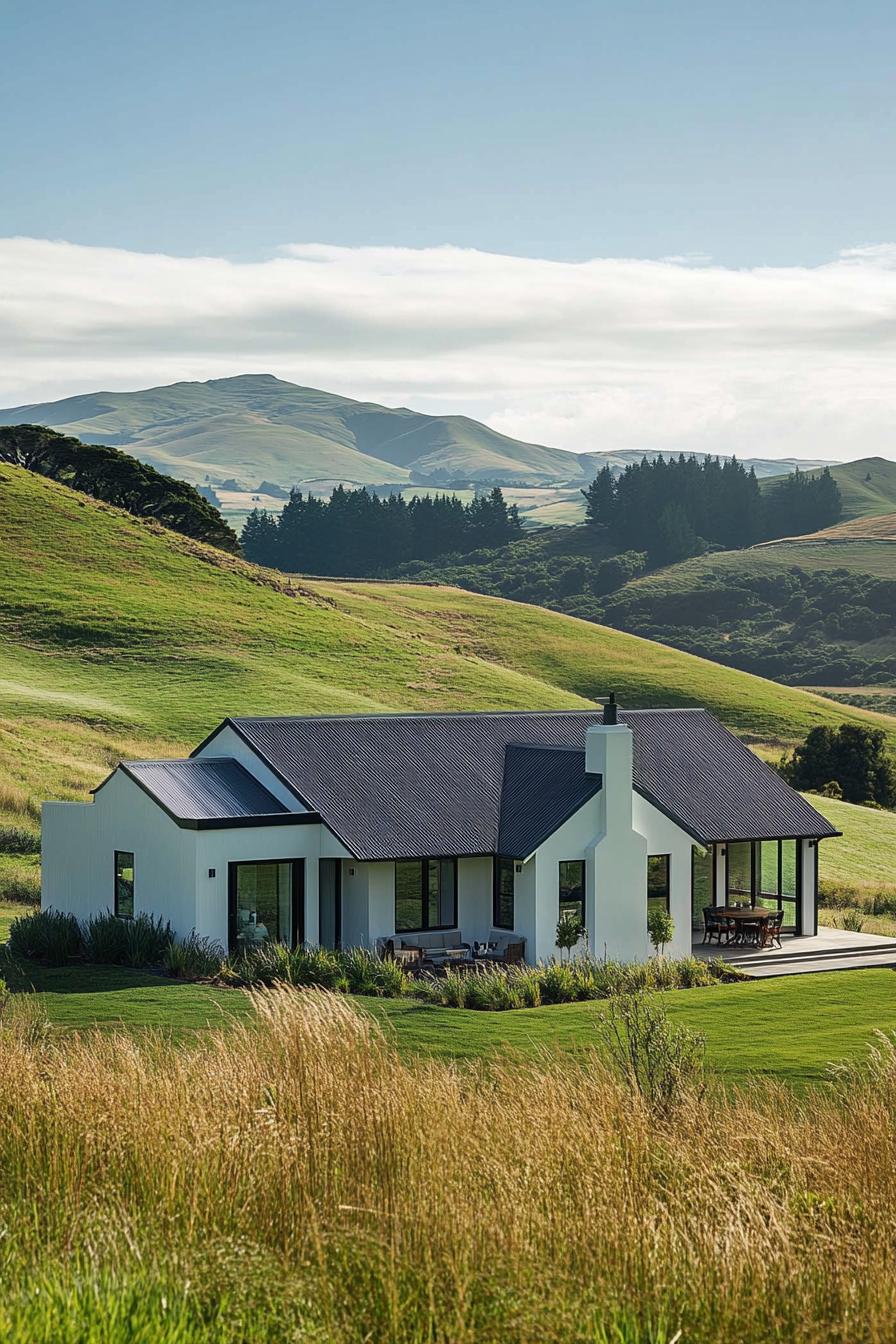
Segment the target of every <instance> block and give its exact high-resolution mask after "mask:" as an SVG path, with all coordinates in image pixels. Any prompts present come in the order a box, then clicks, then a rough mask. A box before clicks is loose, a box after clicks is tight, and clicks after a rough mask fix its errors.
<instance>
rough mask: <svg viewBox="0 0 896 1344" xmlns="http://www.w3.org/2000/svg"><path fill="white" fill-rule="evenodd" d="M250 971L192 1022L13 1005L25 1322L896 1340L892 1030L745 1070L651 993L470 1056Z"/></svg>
mask: <svg viewBox="0 0 896 1344" xmlns="http://www.w3.org/2000/svg"><path fill="white" fill-rule="evenodd" d="M12 997H13V999H14V1000H16V1001H17V1002H18V1001H20V1000H23V999H26V998H28V997H29V996H26V995H13V996H12ZM250 998H251V1001H252V1004H253V1007H254V1012H253V1014H252V1016H251V1017H250V1018H249V1019H247V1020H246V1021H245V1022H242V1023H239V1022H234V1021H232V1020H230V1021H228V1022H227V1024H226V1025H223V1024H222V1026H221V1027H220V1028H215V1029H211V1030H209V1031H206V1032H202V1033H197V1034H195V1035H194V1036H192V1037H191V1038H190V1040H189V1043H187V1044H185V1045H180V1046H177V1045H174V1044H173V1043H171V1042H170V1041H168V1040H166V1039H165V1038H163V1037H159V1036H155V1035H152V1034H148V1035H145V1036H138V1037H134V1036H129V1035H126V1034H124V1033H115V1032H105V1031H104V1032H93V1033H90V1032H87V1033H83V1034H79V1035H77V1036H68V1035H66V1036H59V1035H54V1034H53V1033H51V1034H50V1035H49V1036H47V1035H43V1036H42V1035H41V1034H40V1033H37V1032H31V1031H22V1032H18V1031H15V1030H7V1028H6V1025H5V1018H4V1023H3V1024H0V1080H6V1081H5V1083H0V1131H2V1134H3V1144H2V1148H0V1225H2V1227H3V1229H4V1232H3V1294H2V1296H0V1338H2V1339H3V1340H4V1341H11V1342H12V1344H35V1341H40V1344H50V1341H52V1342H53V1344H55V1341H57V1340H60V1341H70V1342H71V1344H73V1342H74V1341H79V1344H80V1342H81V1341H84V1342H87V1344H94V1342H95V1344H100V1342H102V1344H125V1341H137V1340H140V1341H144V1340H145V1341H152V1344H273V1342H274V1341H280V1340H291V1341H295V1342H296V1344H318V1342H322V1341H328V1342H329V1341H333V1344H365V1342H366V1341H371V1340H383V1341H386V1340H388V1341H389V1344H421V1341H431V1344H533V1342H534V1341H538V1344H583V1342H584V1341H589V1344H610V1341H612V1344H670V1341H672V1340H673V1339H675V1338H680V1339H681V1340H682V1341H687V1344H719V1341H729V1340H732V1341H733V1340H737V1341H738V1342H739V1344H767V1342H768V1341H770V1340H778V1341H785V1340H786V1341H787V1342H788V1344H818V1341H820V1340H825V1341H832V1342H833V1344H858V1342H859V1341H865V1342H866V1344H886V1341H889V1340H891V1339H892V1338H893V1321H894V1320H896V1257H894V1247H896V1204H894V1201H893V1199H892V1189H893V1182H894V1179H896V1157H894V1154H896V1046H894V1043H893V1041H892V1039H890V1040H887V1039H886V1038H884V1039H879V1040H878V1041H877V1042H876V1044H875V1051H876V1053H875V1054H874V1055H873V1056H871V1057H870V1058H869V1059H868V1060H867V1061H865V1062H862V1063H851V1064H850V1065H848V1066H847V1067H846V1068H845V1069H843V1070H841V1071H838V1072H837V1073H836V1074H834V1075H832V1078H831V1081H830V1082H829V1083H828V1084H827V1085H825V1086H822V1087H817V1088H813V1089H810V1090H808V1091H802V1090H799V1089H791V1088H789V1087H787V1086H785V1085H783V1084H778V1083H774V1082H770V1081H762V1080H756V1081H753V1082H750V1083H748V1084H746V1085H743V1086H741V1087H739V1088H738V1089H730V1088H727V1087H724V1086H722V1085H721V1084H716V1083H715V1082H713V1080H712V1078H711V1077H707V1076H705V1075H704V1074H703V1072H702V1069H701V1068H700V1051H699V1049H698V1048H697V1047H694V1045H693V1042H692V1041H691V1042H690V1043H688V1042H687V1041H684V1040H683V1039H682V1038H681V1037H676V1038H674V1039H672V1038H670V1037H669V1035H668V1032H667V1027H668V1024H665V1025H663V1021H662V1018H661V1017H659V1018H652V1019H650V1020H647V1019H645V1015H644V1006H643V1003H642V1002H641V1001H640V1000H630V999H626V1000H625V1001H624V1002H623V1001H620V1000H616V999H614V1000H613V1001H612V1003H611V1004H608V1005H607V1006H606V1008H605V1010H604V1011H605V1014H606V1015H607V1017H608V1018H609V1016H610V1015H616V1017H617V1021H618V1025H619V1032H620V1037H621V1039H622V1041H623V1044H624V1049H623V1051H622V1053H621V1054H620V1055H619V1056H618V1057H616V1058H614V1057H613V1056H612V1054H611V1051H610V1049H609V1046H608V1036H607V1031H608V1030H609V1031H610V1032H611V1034H612V1028H611V1027H610V1026H609V1022H608V1023H607V1024H605V1025H604V1026H603V1027H601V1028H600V1029H598V1028H597V1027H596V1028H595V1030H594V1032H593V1038H592V1043H591V1044H588V1043H585V1044H583V1046H582V1048H581V1049H579V1050H577V1051H576V1052H575V1054H574V1055H571V1054H566V1053H564V1052H558V1053H556V1054H554V1055H549V1054H547V1053H541V1054H538V1055H536V1056H534V1057H533V1056H532V1055H527V1056H524V1055H522V1054H515V1053H507V1054H504V1055H503V1056H500V1055H494V1056H492V1057H490V1058H488V1059H485V1060H478V1061H476V1062H475V1063H472V1064H469V1065H465V1066H460V1065H458V1064H457V1063H456V1062H451V1063H447V1062H442V1061H440V1060H437V1059H432V1058H425V1057H420V1056H415V1055H414V1054H413V1053H407V1052H405V1053H399V1052H398V1051H397V1050H396V1049H395V1048H394V1046H393V1045H392V1043H391V1041H390V1038H389V1037H387V1036H386V1034H385V1033H384V1032H383V1031H381V1030H380V1029H379V1028H378V1027H377V1025H376V1024H375V1021H374V1019H373V1018H372V1016H371V1015H370V1014H369V1013H368V1012H365V1011H361V1010H359V1009H358V1008H357V1007H356V1006H354V1005H353V1004H352V1003H351V1001H350V1000H348V999H346V998H345V996H342V995H336V994H331V993H327V992H325V991H321V990H315V989H306V990H299V989H295V988H290V987H287V986H281V987H278V988H276V989H273V990H262V991H253V992H251V993H250ZM598 1012H599V1010H597V1009H596V1010H595V1017H597V1014H598ZM620 1015H622V1016H621V1019H620ZM632 1042H634V1047H633V1046H632ZM670 1078H671V1079H672V1080H673V1081H671V1082H670V1081H669V1079H670ZM863 1136H864V1137H863Z"/></svg>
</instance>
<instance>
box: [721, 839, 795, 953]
mask: <svg viewBox="0 0 896 1344" xmlns="http://www.w3.org/2000/svg"><path fill="white" fill-rule="evenodd" d="M803 839H805V837H800V836H793V835H783V836H780V837H771V838H766V839H761V840H726V841H725V842H724V859H725V866H724V872H723V883H724V885H723V890H722V901H723V904H726V905H727V903H728V901H729V900H730V899H731V896H732V894H734V895H737V894H741V895H744V896H747V895H749V898H750V908H751V909H753V910H755V909H756V907H757V902H758V901H762V900H765V901H776V902H777V910H778V912H779V913H780V914H782V915H786V916H792V919H790V920H788V922H787V923H782V925H781V931H782V932H783V933H795V934H801V933H802V932H803V900H802V892H803V843H802V842H803ZM736 844H746V845H749V846H750V891H749V892H742V893H732V892H731V890H730V853H731V846H732V845H736ZM764 844H776V845H777V846H778V879H777V880H778V891H777V893H775V892H763V891H762V890H761V886H762V882H761V868H762V856H761V850H760V846H761V845H764ZM784 845H793V847H794V895H793V896H789V895H786V896H785V894H784V891H783V887H784V881H783V876H784V849H783V846H784ZM816 849H817V845H816ZM815 905H816V908H817V905H818V899H817V887H816V900H815ZM764 908H765V909H768V906H765V907H764Z"/></svg>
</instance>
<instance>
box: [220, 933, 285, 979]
mask: <svg viewBox="0 0 896 1344" xmlns="http://www.w3.org/2000/svg"><path fill="white" fill-rule="evenodd" d="M222 970H223V971H224V973H225V976H226V977H227V978H228V979H234V980H237V981H239V982H240V983H241V984H243V985H273V984H276V983H278V982H288V981H289V948H288V947H287V946H286V945H285V943H259V944H258V945H257V946H256V947H247V948H244V949H243V950H242V951H240V952H238V953H237V954H236V955H235V956H234V957H232V958H230V959H229V960H228V961H227V962H225V963H224V966H223V967H222Z"/></svg>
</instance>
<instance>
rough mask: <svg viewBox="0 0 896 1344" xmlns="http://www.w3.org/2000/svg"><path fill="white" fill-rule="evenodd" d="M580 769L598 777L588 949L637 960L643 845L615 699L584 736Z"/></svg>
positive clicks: (626, 733)
mask: <svg viewBox="0 0 896 1344" xmlns="http://www.w3.org/2000/svg"><path fill="white" fill-rule="evenodd" d="M585 770H586V772H587V773H588V774H592V775H600V776H601V777H602V782H601V790H600V793H599V794H598V795H597V796H598V800H599V826H600V832H599V833H598V835H597V836H596V837H595V840H594V844H593V845H592V846H591V849H590V856H589V857H590V860H591V863H592V865H593V867H592V870H591V871H592V872H593V875H594V877H593V883H594V913H593V916H592V922H591V928H593V930H594V934H593V945H594V947H595V948H597V949H599V950H600V951H601V952H604V951H605V952H606V955H607V956H608V957H615V958H617V959H618V960H620V961H642V960H643V959H644V958H645V957H646V956H647V952H648V942H647V841H646V840H645V839H644V836H643V835H641V834H640V833H639V832H638V831H636V830H635V829H634V825H633V806H632V733H631V729H630V728H627V727H626V725H625V724H624V723H619V722H617V718H616V697H615V696H611V697H610V702H609V704H607V705H605V706H604V714H603V723H596V724H595V725H594V727H593V728H589V729H588V730H587V732H586V734H585Z"/></svg>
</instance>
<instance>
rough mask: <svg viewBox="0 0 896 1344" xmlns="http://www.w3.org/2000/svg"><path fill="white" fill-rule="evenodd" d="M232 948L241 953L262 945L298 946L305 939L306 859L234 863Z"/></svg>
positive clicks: (231, 876)
mask: <svg viewBox="0 0 896 1344" xmlns="http://www.w3.org/2000/svg"><path fill="white" fill-rule="evenodd" d="M229 879H230V880H229V887H230V948H231V951H234V952H239V951H242V950H244V949H246V948H249V947H254V946H257V945H258V944H259V943H266V942H272V943H286V944H287V945H288V946H289V947H297V946H298V945H299V944H300V943H301V942H302V940H303V938H304V918H303V916H304V907H305V860H304V859H262V860H258V861H256V862H253V863H232V864H231V865H230V869H229Z"/></svg>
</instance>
